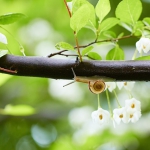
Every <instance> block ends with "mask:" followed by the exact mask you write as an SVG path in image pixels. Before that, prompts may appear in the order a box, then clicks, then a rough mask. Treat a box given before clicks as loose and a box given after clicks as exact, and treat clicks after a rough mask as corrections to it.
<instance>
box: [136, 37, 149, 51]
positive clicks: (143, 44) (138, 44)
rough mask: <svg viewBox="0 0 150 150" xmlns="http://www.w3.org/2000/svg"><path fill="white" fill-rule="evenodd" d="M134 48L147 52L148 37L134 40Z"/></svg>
mask: <svg viewBox="0 0 150 150" xmlns="http://www.w3.org/2000/svg"><path fill="white" fill-rule="evenodd" d="M136 48H137V50H138V51H139V53H141V52H142V51H143V52H144V53H147V52H148V51H149V50H150V39H149V38H144V37H142V38H140V40H139V41H137V42H136Z"/></svg>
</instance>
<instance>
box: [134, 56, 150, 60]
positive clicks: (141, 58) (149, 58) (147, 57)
mask: <svg viewBox="0 0 150 150" xmlns="http://www.w3.org/2000/svg"><path fill="white" fill-rule="evenodd" d="M135 60H150V55H148V56H142V57H138V58H136V59H135Z"/></svg>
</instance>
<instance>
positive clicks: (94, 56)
mask: <svg viewBox="0 0 150 150" xmlns="http://www.w3.org/2000/svg"><path fill="white" fill-rule="evenodd" d="M88 57H89V58H90V59H94V60H102V57H101V56H100V55H99V54H98V53H96V52H89V53H88Z"/></svg>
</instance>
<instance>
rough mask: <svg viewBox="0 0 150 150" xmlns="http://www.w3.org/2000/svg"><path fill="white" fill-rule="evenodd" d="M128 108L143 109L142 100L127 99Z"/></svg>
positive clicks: (126, 105)
mask: <svg viewBox="0 0 150 150" xmlns="http://www.w3.org/2000/svg"><path fill="white" fill-rule="evenodd" d="M125 107H126V109H127V110H128V109H132V110H134V111H141V102H140V101H138V100H136V99H135V98H132V99H128V100H125Z"/></svg>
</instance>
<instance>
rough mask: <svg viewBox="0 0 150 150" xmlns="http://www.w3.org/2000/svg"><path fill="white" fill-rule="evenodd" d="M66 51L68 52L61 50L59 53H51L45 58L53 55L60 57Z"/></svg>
mask: <svg viewBox="0 0 150 150" xmlns="http://www.w3.org/2000/svg"><path fill="white" fill-rule="evenodd" d="M66 51H68V50H62V51H59V52H56V53H52V54H50V55H48V56H47V57H53V56H55V55H61V54H62V53H63V52H66Z"/></svg>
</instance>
